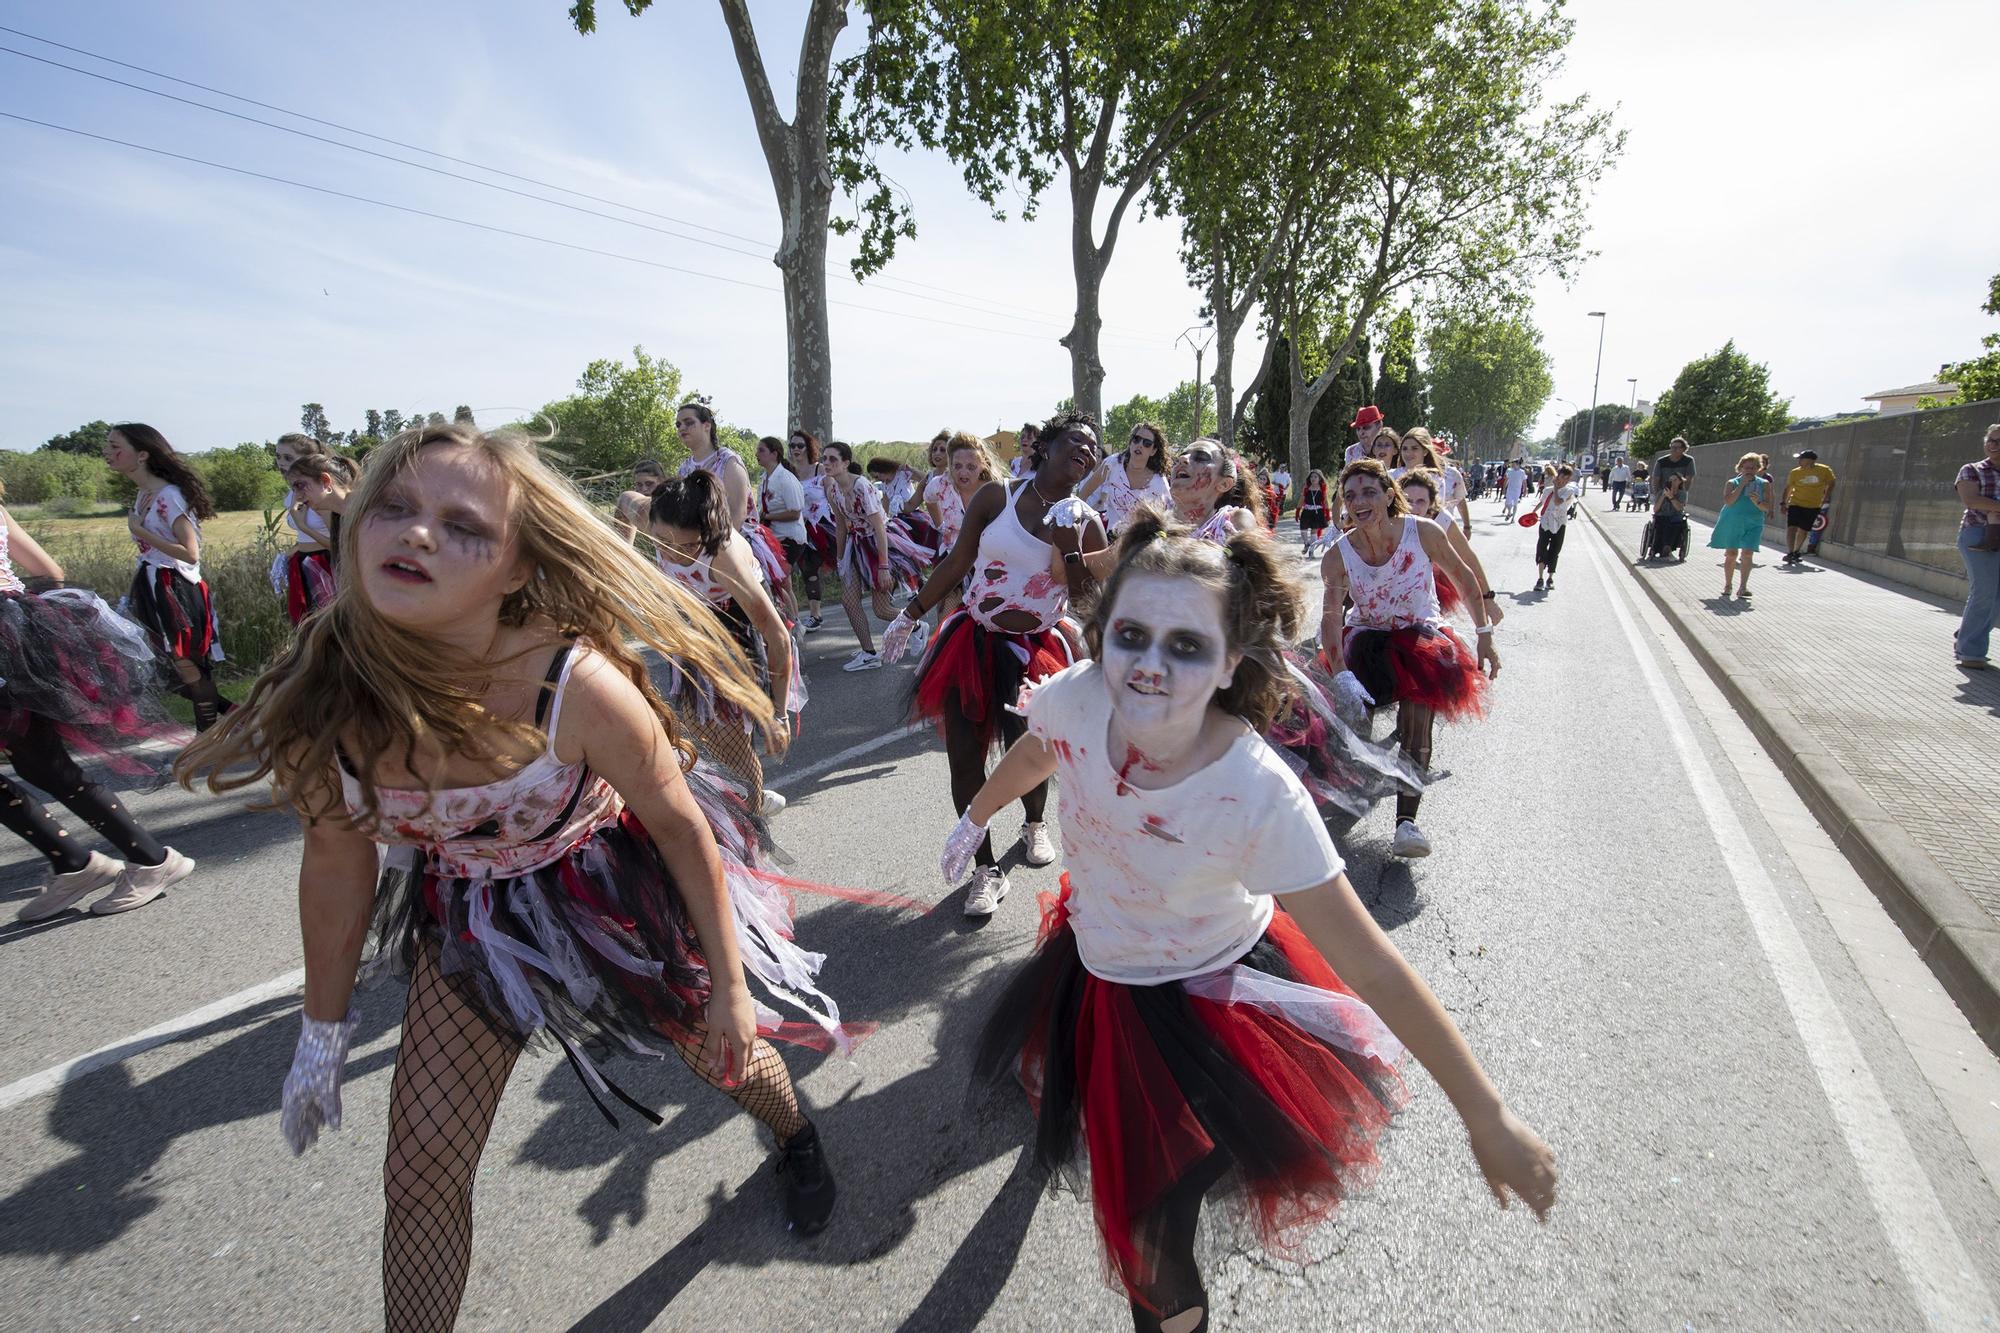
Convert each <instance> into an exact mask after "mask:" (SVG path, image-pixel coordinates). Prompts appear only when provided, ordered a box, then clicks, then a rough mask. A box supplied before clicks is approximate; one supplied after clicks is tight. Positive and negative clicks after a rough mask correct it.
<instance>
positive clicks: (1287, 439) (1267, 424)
mask: <svg viewBox="0 0 2000 1333" xmlns="http://www.w3.org/2000/svg"><path fill="white" fill-rule="evenodd" d="M1270 336H1271V337H1272V339H1273V340H1274V345H1273V346H1272V348H1271V373H1270V374H1268V375H1266V376H1265V377H1264V385H1263V387H1262V388H1261V389H1259V390H1258V392H1257V394H1256V396H1255V397H1253V398H1252V399H1251V400H1250V406H1249V408H1248V410H1247V411H1246V412H1245V413H1244V419H1243V422H1242V424H1241V426H1239V427H1238V429H1237V432H1236V448H1237V451H1238V452H1239V453H1242V454H1244V455H1245V456H1247V457H1250V458H1269V459H1285V458H1286V451H1287V450H1288V449H1290V447H1291V432H1292V377H1291V373H1290V372H1289V371H1288V370H1287V369H1286V367H1287V366H1288V365H1289V364H1290V361H1291V355H1292V349H1291V344H1290V343H1289V342H1288V341H1287V340H1286V338H1285V336H1284V334H1282V333H1273V334H1271V335H1270ZM1348 420H1350V421H1352V420H1353V418H1352V417H1349V418H1348Z"/></svg>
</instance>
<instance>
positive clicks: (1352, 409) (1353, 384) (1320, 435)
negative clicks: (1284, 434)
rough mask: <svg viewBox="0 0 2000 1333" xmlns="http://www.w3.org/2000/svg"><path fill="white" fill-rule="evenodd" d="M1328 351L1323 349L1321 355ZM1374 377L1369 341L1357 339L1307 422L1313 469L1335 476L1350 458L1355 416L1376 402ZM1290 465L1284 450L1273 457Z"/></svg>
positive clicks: (1402, 423) (1396, 423) (1395, 422)
mask: <svg viewBox="0 0 2000 1333" xmlns="http://www.w3.org/2000/svg"><path fill="white" fill-rule="evenodd" d="M1328 350H1329V349H1325V348H1322V349H1321V352H1322V355H1325V354H1326V352H1327V351H1328ZM1374 378H1375V377H1374V376H1373V375H1371V374H1370V373H1369V369H1368V339H1367V338H1366V337H1363V338H1360V339H1358V340H1357V341H1356V342H1355V344H1354V347H1353V348H1352V350H1350V351H1349V352H1348V354H1347V359H1346V360H1344V361H1342V362H1341V363H1340V371H1339V373H1337V374H1336V375H1335V376H1334V377H1333V382H1332V383H1331V384H1330V385H1329V386H1328V387H1327V390H1326V392H1325V393H1323V394H1321V395H1320V398H1319V401H1318V402H1316V403H1314V404H1313V411H1312V417H1311V419H1310V420H1309V421H1308V422H1307V423H1306V443H1307V452H1308V457H1309V460H1310V466H1312V467H1316V468H1319V469H1321V470H1323V471H1325V472H1326V473H1327V475H1328V476H1332V475H1333V472H1334V471H1335V470H1337V469H1338V468H1339V467H1340V463H1341V460H1342V459H1343V458H1345V457H1346V456H1347V446H1348V445H1349V444H1350V443H1352V442H1353V440H1354V414H1355V413H1356V412H1359V411H1360V410H1361V409H1362V408H1363V407H1365V406H1367V405H1368V404H1369V403H1370V402H1372V401H1374V392H1375V383H1374ZM1390 424H1391V425H1393V426H1395V427H1397V429H1399V430H1400V429H1401V428H1402V427H1403V426H1404V425H1405V424H1408V423H1405V422H1398V421H1392V422H1390ZM1274 457H1275V458H1276V459H1278V460H1282V461H1286V462H1289V461H1290V459H1289V457H1288V454H1287V453H1286V452H1285V451H1280V452H1279V453H1278V454H1276V455H1275V456H1274Z"/></svg>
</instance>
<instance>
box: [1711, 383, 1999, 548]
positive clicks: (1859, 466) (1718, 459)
mask: <svg viewBox="0 0 2000 1333" xmlns="http://www.w3.org/2000/svg"><path fill="white" fill-rule="evenodd" d="M1996 421H2000V399H1990V400H1988V401H1985V402H1979V403H1966V404H1964V405H1962V406H1959V407H1944V408H1937V409H1935V410H1933V411H1929V412H1901V413H1898V414H1896V415H1895V416H1889V417H1876V418H1874V419H1873V420H1869V421H1851V422H1846V423H1843V424H1841V425H1837V426H1818V427H1815V428H1814V429H1812V430H1796V431H1783V432H1781V433H1779V434H1776V435H1760V436H1758V437H1757V438H1755V439H1750V440H1724V441H1721V442H1719V443H1716V444H1704V445H1701V446H1699V447H1697V448H1694V449H1690V450H1688V453H1689V454H1690V455H1692V456H1693V458H1694V459H1695V481H1694V492H1693V494H1692V495H1691V496H1690V497H1689V499H1690V503H1691V505H1692V506H1693V508H1695V509H1696V510H1699V511H1702V512H1703V513H1704V514H1705V515H1707V516H1713V514H1714V513H1715V511H1716V510H1717V509H1718V508H1720V507H1721V504H1722V487H1723V483H1724V482H1726V481H1728V480H1729V478H1730V477H1732V476H1734V475H1735V473H1736V460H1737V459H1739V458H1741V457H1742V456H1743V455H1744V454H1747V453H1751V452H1753V451H1754V452H1756V453H1760V454H1769V455H1770V456H1771V478H1772V480H1773V481H1774V482H1776V483H1777V486H1778V489H1779V494H1778V495H1776V496H1773V497H1772V498H1773V500H1774V502H1776V501H1781V500H1782V499H1783V492H1784V485H1785V474H1786V473H1787V472H1789V471H1791V469H1792V468H1793V467H1795V466H1797V464H1796V463H1795V462H1794V459H1793V455H1795V454H1797V453H1798V452H1799V451H1800V450H1802V449H1813V450H1816V451H1817V452H1818V453H1819V461H1820V462H1822V463H1824V464H1826V465H1827V466H1828V467H1830V468H1832V469H1833V475H1834V483H1835V484H1834V492H1833V512H1832V513H1831V514H1830V515H1829V516H1828V519H1827V527H1826V531H1825V533H1823V534H1822V540H1823V541H1826V542H1828V543H1834V544H1837V545H1840V546H1846V547H1849V548H1851V549H1853V550H1855V551H1858V552H1862V553H1864V554H1866V555H1869V556H1874V557H1877V558H1879V559H1883V560H1900V561H1905V562H1907V563H1909V564H1913V565H1918V566H1921V567H1922V570H1923V571H1925V572H1927V573H1928V575H1929V577H1922V578H1915V579H1913V581H1915V582H1920V583H1922V584H1924V585H1927V586H1934V585H1935V582H1936V576H1937V575H1939V574H1943V575H1946V576H1948V577H1950V578H1952V579H1956V580H1960V581H1962V580H1963V579H1964V577H1965V566H1964V564H1963V562H1961V561H1960V559H1959V556H1958V521H1959V517H1960V515H1961V514H1963V513H1964V511H1965V506H1964V505H1962V504H1960V503H1959V500H1958V494H1957V491H1956V489H1955V486H1954V481H1955V479H1956V478H1957V476H1958V470H1959V468H1961V467H1963V466H1964V465H1965V464H1967V463H1975V462H1978V461H1979V459H1980V458H1981V457H1983V456H1984V452H1983V450H1982V448H1981V446H1980V441H1981V440H1982V439H1983V438H1984V437H1985V435H1986V428H1987V427H1988V426H1990V425H1992V424H1993V423H1994V422H1996ZM1765 536H1766V539H1767V540H1770V541H1772V542H1775V543H1776V544H1778V545H1781V546H1782V545H1783V544H1784V540H1785V511H1784V510H1783V508H1780V509H1779V510H1778V517H1777V518H1776V519H1775V520H1774V521H1773V522H1772V523H1771V524H1770V526H1768V527H1767V528H1766V529H1765ZM1890 568H1891V569H1893V566H1892V567H1890ZM1885 572H1887V571H1885ZM1918 572H1919V571H1914V570H1913V571H1910V573H1911V574H1912V575H1916V574H1918Z"/></svg>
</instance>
